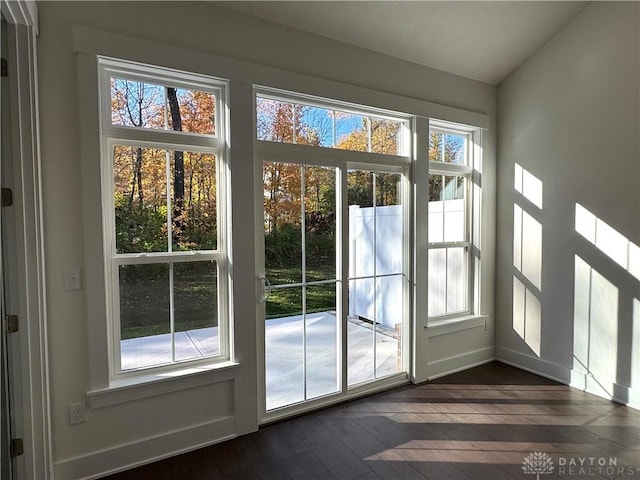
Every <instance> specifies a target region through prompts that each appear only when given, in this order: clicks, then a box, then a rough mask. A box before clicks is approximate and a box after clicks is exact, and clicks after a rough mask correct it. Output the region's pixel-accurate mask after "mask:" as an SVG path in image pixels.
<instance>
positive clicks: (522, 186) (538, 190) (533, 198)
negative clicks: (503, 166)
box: [513, 163, 542, 210]
mask: <svg viewBox="0 0 640 480" xmlns="http://www.w3.org/2000/svg"><path fill="white" fill-rule="evenodd" d="M513 183H514V184H513V187H514V188H515V189H516V191H517V192H519V193H521V194H522V195H523V196H524V197H525V198H526V199H527V200H529V201H530V202H531V203H533V204H534V205H535V206H536V207H538V208H539V209H541V210H542V180H540V179H539V178H538V177H536V176H535V175H533V174H532V173H529V172H528V171H527V169H525V168H522V167H521V166H520V165H518V164H517V163H516V164H515V178H514V182H513Z"/></svg>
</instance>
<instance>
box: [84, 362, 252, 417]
mask: <svg viewBox="0 0 640 480" xmlns="http://www.w3.org/2000/svg"><path fill="white" fill-rule="evenodd" d="M238 365H239V364H238V363H236V362H224V363H214V364H207V365H199V366H195V367H185V368H180V369H177V370H171V371H163V372H154V373H148V374H144V375H136V376H130V377H126V378H120V379H116V380H112V381H111V382H110V385H109V386H108V387H107V388H101V389H97V390H91V391H89V392H87V400H88V402H89V407H90V408H92V409H97V408H103V407H109V406H111V405H117V404H119V403H125V402H131V401H134V400H140V399H143V398H148V397H155V396H158V395H163V394H167V393H171V392H177V391H180V390H187V389H190V388H196V387H200V386H203V385H208V384H210V383H218V382H224V381H228V380H231V379H233V378H234V370H235V369H236V367H238Z"/></svg>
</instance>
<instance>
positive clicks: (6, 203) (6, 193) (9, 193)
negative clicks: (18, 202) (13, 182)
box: [2, 187, 13, 207]
mask: <svg viewBox="0 0 640 480" xmlns="http://www.w3.org/2000/svg"><path fill="white" fill-rule="evenodd" d="M12 205H13V190H11V189H10V188H6V187H2V206H3V207H10V206H12Z"/></svg>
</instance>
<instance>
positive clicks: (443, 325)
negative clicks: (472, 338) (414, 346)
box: [424, 315, 489, 337]
mask: <svg viewBox="0 0 640 480" xmlns="http://www.w3.org/2000/svg"><path fill="white" fill-rule="evenodd" d="M488 321H489V316H488V315H461V316H459V317H453V318H443V319H434V320H428V323H427V325H425V327H424V328H425V329H426V330H427V335H428V336H429V337H437V336H440V335H446V334H448V333H454V332H459V331H462V330H469V329H471V328H478V327H484V329H485V330H486V329H487V322H488Z"/></svg>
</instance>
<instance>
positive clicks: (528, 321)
mask: <svg viewBox="0 0 640 480" xmlns="http://www.w3.org/2000/svg"><path fill="white" fill-rule="evenodd" d="M513 329H514V330H515V331H516V333H517V334H518V335H519V336H520V338H522V339H523V340H524V341H525V343H526V344H527V345H528V346H529V348H530V349H531V350H533V352H534V353H535V354H536V355H537V356H540V343H541V330H542V307H541V305H540V300H538V298H537V297H536V296H535V295H534V294H533V293H531V291H530V290H529V289H528V288H527V287H525V286H524V285H523V284H522V282H520V281H519V280H518V279H517V278H516V277H513Z"/></svg>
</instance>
